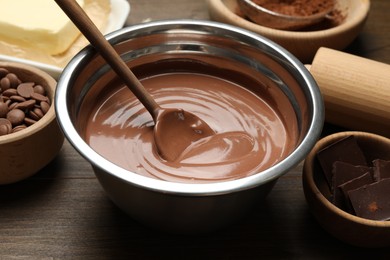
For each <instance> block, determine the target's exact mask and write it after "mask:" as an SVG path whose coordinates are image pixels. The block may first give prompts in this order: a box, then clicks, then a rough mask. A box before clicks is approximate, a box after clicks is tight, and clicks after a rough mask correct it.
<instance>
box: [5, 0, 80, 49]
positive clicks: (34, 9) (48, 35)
mask: <svg viewBox="0 0 390 260" xmlns="http://www.w3.org/2000/svg"><path fill="white" fill-rule="evenodd" d="M77 2H78V3H79V4H80V5H81V7H84V4H85V3H84V0H77ZM0 6H1V8H0V40H1V41H6V42H8V43H10V44H17V45H20V46H23V47H33V48H38V49H40V50H43V51H44V52H46V53H48V54H50V55H55V54H60V53H62V52H64V51H66V50H67V49H68V48H69V47H70V45H71V44H72V43H73V42H74V41H75V40H76V38H77V37H78V36H79V35H80V32H79V30H78V29H77V28H76V26H75V25H74V24H73V23H72V22H71V21H70V20H69V18H68V17H67V16H66V14H65V13H64V12H63V11H62V10H61V8H60V7H59V6H58V5H57V4H56V2H55V1H54V0H0Z"/></svg>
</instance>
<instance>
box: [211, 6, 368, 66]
mask: <svg viewBox="0 0 390 260" xmlns="http://www.w3.org/2000/svg"><path fill="white" fill-rule="evenodd" d="M243 2H249V1H248V0H207V3H208V7H209V13H210V17H211V19H213V20H216V21H219V22H224V23H228V24H233V25H236V26H239V27H242V28H245V29H248V30H251V31H253V32H256V33H258V34H260V35H262V36H265V37H267V38H269V39H271V40H273V41H275V42H276V43H278V44H280V45H281V46H283V47H284V48H286V49H287V50H288V51H290V52H291V53H292V54H293V55H295V56H296V57H297V58H298V59H300V60H301V61H302V62H303V63H310V62H311V61H312V59H313V57H314V55H315V53H316V52H317V50H318V49H319V48H320V47H328V48H331V49H336V50H342V49H344V48H345V47H347V46H348V45H349V44H350V43H351V42H352V41H353V40H354V39H355V38H356V37H357V36H358V34H359V32H360V31H361V29H362V28H363V26H364V24H365V21H366V19H367V16H368V13H369V10H370V1H368V0H367V1H366V0H357V1H352V0H337V1H333V0H322V1H321V2H327V4H324V9H326V8H325V7H326V6H328V4H332V3H334V8H333V10H332V11H330V12H329V13H328V14H327V15H326V17H325V19H320V20H318V23H315V24H312V25H308V26H303V27H302V26H299V28H294V26H293V27H292V28H284V29H282V28H272V27H267V23H268V22H269V23H270V24H273V23H274V22H275V19H279V18H277V17H279V16H269V17H264V13H262V14H261V15H259V16H258V17H257V18H256V19H254V18H253V17H256V15H257V13H255V14H253V13H248V12H251V11H253V9H250V10H251V11H248V9H245V8H241V7H242V6H245V5H244V4H245V3H243ZM252 2H256V3H260V4H263V5H264V6H268V7H269V6H272V8H274V9H273V10H274V11H275V12H277V11H282V10H284V11H285V12H286V14H291V12H292V13H295V14H300V15H297V16H294V18H292V17H291V15H288V16H289V17H287V18H288V19H283V25H286V20H287V21H288V20H289V19H290V20H291V22H297V24H298V25H302V24H301V23H306V22H307V21H306V20H307V19H305V16H311V15H310V10H311V13H315V12H316V11H315V8H314V7H315V6H316V5H317V4H318V3H321V2H319V1H307V0H256V1H252ZM328 2H329V3H328ZM303 3H305V4H307V5H308V6H307V7H305V8H302V6H301V5H302V4H303ZM259 6H260V5H259ZM321 8H322V7H321ZM302 10H306V11H307V12H305V13H302ZM272 12H273V11H272V10H271V11H270V13H272ZM251 17H252V18H251ZM314 17H315V14H314ZM285 18H286V17H285ZM266 19H271V21H264V20H266ZM255 20H257V21H258V22H259V23H257V22H256V21H255ZM276 23H277V21H276ZM303 25H304V24H303Z"/></svg>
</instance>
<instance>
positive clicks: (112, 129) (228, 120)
mask: <svg viewBox="0 0 390 260" xmlns="http://www.w3.org/2000/svg"><path fill="white" fill-rule="evenodd" d="M141 82H142V83H143V85H144V86H145V87H146V89H147V90H148V91H149V92H150V93H151V94H152V96H153V97H154V98H155V100H156V101H157V103H158V104H160V105H161V106H162V107H167V108H168V107H172V108H182V109H184V110H186V111H189V112H191V113H193V114H195V115H197V116H198V117H199V118H201V119H202V120H204V121H205V122H206V123H207V124H208V125H209V126H210V127H211V128H212V129H213V130H214V131H215V132H216V135H213V136H210V137H208V138H204V139H201V140H200V141H199V142H196V143H194V144H193V145H191V146H190V147H189V148H188V149H187V150H185V151H184V153H183V154H182V155H181V157H180V158H179V159H178V160H176V161H174V162H169V161H166V160H164V159H162V158H161V157H160V156H159V154H158V152H157V150H156V147H155V143H154V135H153V126H154V123H153V120H152V117H151V116H150V114H149V113H148V112H147V111H146V109H145V108H144V107H143V106H142V105H141V104H140V103H139V101H138V100H137V99H136V98H135V97H134V95H133V94H132V93H131V92H130V91H129V90H128V89H127V87H125V86H123V85H122V84H120V83H118V82H111V83H110V84H111V85H110V86H108V87H107V88H105V89H106V90H107V91H105V92H104V93H103V94H102V95H99V96H98V98H97V100H96V101H95V102H96V104H95V106H94V107H93V108H92V110H91V113H90V116H89V118H87V123H86V125H85V131H84V132H85V139H86V141H87V142H88V143H89V144H90V146H91V147H92V148H93V149H94V150H96V151H97V152H98V153H99V154H101V155H102V156H104V157H106V158H107V159H109V160H110V161H111V162H113V163H115V164H117V165H119V166H121V167H123V168H125V169H128V170H130V171H133V172H136V173H138V174H141V175H144V176H148V177H152V178H157V179H162V180H167V181H172V182H195V183H201V182H210V181H211V182H215V181H221V180H232V179H237V178H242V177H245V176H248V175H252V174H255V173H258V172H261V171H262V170H265V169H267V168H269V167H271V166H272V165H274V164H276V163H277V162H279V161H280V160H282V159H283V158H285V157H286V156H287V155H288V154H290V153H291V151H292V150H293V149H294V147H295V145H296V143H297V140H298V137H297V132H296V131H294V130H291V129H296V125H297V122H296V119H295V117H294V116H293V115H291V116H287V118H289V120H290V121H289V122H285V117H286V115H284V116H281V115H280V111H278V110H277V109H276V108H275V107H274V106H272V105H270V104H269V102H267V100H268V99H267V97H264V98H263V97H261V96H260V95H256V94H254V93H253V92H252V91H249V90H248V89H246V88H244V87H242V86H240V85H238V84H236V83H233V82H231V81H228V80H225V79H222V78H220V77H218V76H213V75H208V74H206V73H191V72H173V71H167V72H165V73H159V74H156V75H147V76H144V77H143V78H141ZM286 124H290V126H288V127H287V126H286ZM291 125H295V126H293V127H291ZM172 127H174V125H173V126H172ZM174 138H180V136H176V137H174Z"/></svg>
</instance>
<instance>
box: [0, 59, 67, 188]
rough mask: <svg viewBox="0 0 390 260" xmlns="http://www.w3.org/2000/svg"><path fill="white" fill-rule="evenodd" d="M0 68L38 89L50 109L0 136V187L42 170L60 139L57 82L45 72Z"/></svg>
mask: <svg viewBox="0 0 390 260" xmlns="http://www.w3.org/2000/svg"><path fill="white" fill-rule="evenodd" d="M0 68H5V69H7V70H8V71H9V72H12V73H15V74H16V75H17V76H18V77H19V78H20V79H21V80H22V81H23V82H28V81H32V82H35V83H37V84H40V85H42V86H43V87H44V88H45V89H46V93H47V96H48V97H49V98H50V100H51V106H50V109H49V110H48V112H47V113H46V114H45V115H44V116H43V117H42V118H41V119H39V120H38V121H37V122H36V123H35V124H33V125H31V126H28V127H27V128H25V129H23V130H21V131H18V132H15V133H11V134H7V135H2V136H0V165H1V167H0V184H9V183H14V182H17V181H20V180H23V179H25V178H27V177H30V176H32V175H33V174H35V173H37V172H38V171H39V170H40V169H42V168H43V167H44V166H46V165H47V164H48V163H49V162H50V161H51V160H52V159H53V158H54V157H55V156H56V155H57V153H58V152H59V150H60V149H61V147H62V144H63V142H64V136H63V134H62V132H61V130H60V128H59V126H58V124H57V120H56V116H55V111H54V105H53V101H54V92H55V88H56V84H57V82H56V81H55V80H54V79H53V78H52V77H51V76H49V75H48V74H47V73H46V72H44V71H41V70H39V69H37V68H34V67H31V66H28V65H24V64H20V63H13V62H0Z"/></svg>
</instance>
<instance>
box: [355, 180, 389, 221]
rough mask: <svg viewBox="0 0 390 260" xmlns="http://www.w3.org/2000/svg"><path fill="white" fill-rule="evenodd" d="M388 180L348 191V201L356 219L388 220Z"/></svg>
mask: <svg viewBox="0 0 390 260" xmlns="http://www.w3.org/2000/svg"><path fill="white" fill-rule="evenodd" d="M389 191H390V178H387V179H382V180H381V181H378V182H374V183H372V184H369V185H365V186H363V187H361V188H358V189H355V190H350V191H349V192H348V196H349V199H350V201H351V204H352V206H353V209H354V211H355V213H356V215H357V216H358V217H362V218H366V219H372V220H390V199H389V196H388V195H389Z"/></svg>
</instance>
